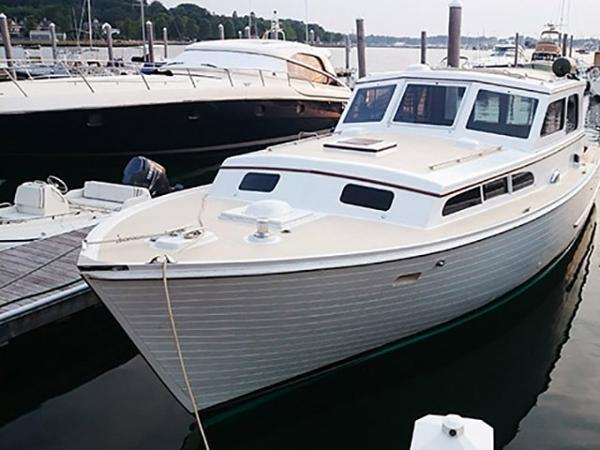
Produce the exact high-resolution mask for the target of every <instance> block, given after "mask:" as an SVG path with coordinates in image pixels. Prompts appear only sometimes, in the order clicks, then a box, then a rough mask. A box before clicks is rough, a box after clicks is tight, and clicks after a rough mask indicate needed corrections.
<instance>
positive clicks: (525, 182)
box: [512, 172, 535, 192]
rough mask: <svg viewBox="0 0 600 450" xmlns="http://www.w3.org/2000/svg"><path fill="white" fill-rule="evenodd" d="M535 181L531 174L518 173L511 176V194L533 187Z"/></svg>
mask: <svg viewBox="0 0 600 450" xmlns="http://www.w3.org/2000/svg"><path fill="white" fill-rule="evenodd" d="M534 181H535V179H534V177H533V174H532V173H531V172H520V173H516V174H514V175H513V176H512V190H513V192H517V191H520V190H521V189H525V188H526V187H529V186H531V185H533V183H534Z"/></svg>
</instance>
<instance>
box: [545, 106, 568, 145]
mask: <svg viewBox="0 0 600 450" xmlns="http://www.w3.org/2000/svg"><path fill="white" fill-rule="evenodd" d="M564 126H565V99H564V98H561V99H560V100H557V101H555V102H552V103H550V104H549V105H548V110H547V111H546V117H544V125H543V126H542V136H548V135H550V134H553V133H557V132H558V131H560V130H562V129H563V128H564Z"/></svg>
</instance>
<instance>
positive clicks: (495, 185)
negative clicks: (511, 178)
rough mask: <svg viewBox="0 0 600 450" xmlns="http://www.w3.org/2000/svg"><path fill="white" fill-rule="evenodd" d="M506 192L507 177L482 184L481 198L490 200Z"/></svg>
mask: <svg viewBox="0 0 600 450" xmlns="http://www.w3.org/2000/svg"><path fill="white" fill-rule="evenodd" d="M504 194H508V178H500V179H499V180H494V181H491V182H490V183H487V184H484V185H483V198H484V199H485V200H490V199H492V198H494V197H499V196H500V195H504Z"/></svg>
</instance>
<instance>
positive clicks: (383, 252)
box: [79, 66, 599, 410]
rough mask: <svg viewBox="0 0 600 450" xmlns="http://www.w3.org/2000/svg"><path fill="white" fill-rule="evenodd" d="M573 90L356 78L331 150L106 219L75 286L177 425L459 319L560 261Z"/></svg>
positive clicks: (299, 145)
mask: <svg viewBox="0 0 600 450" xmlns="http://www.w3.org/2000/svg"><path fill="white" fill-rule="evenodd" d="M584 90H585V83H584V82H583V81H579V80H577V79H571V78H567V77H564V78H558V77H556V76H554V75H553V74H552V73H549V72H543V71H536V70H533V69H527V68H510V69H503V70H502V71H493V70H483V69H481V70H457V69H452V70H447V69H439V70H433V69H430V68H429V67H427V66H414V67H411V68H409V70H407V71H405V72H401V73H396V74H389V73H388V74H382V75H379V76H372V77H369V78H366V79H363V80H360V81H359V82H358V84H357V89H356V91H355V93H354V95H353V99H352V101H351V106H350V107H349V108H348V109H347V110H346V111H345V113H344V115H343V117H342V119H341V121H340V123H339V124H338V126H337V128H336V130H335V133H334V134H332V135H330V136H327V137H315V138H312V139H308V140H303V141H299V142H293V143H288V144H285V145H280V146H277V147H272V148H268V149H266V150H264V151H260V152H256V153H251V154H246V155H243V156H237V157H233V158H230V159H227V160H226V161H225V163H224V164H223V166H222V168H221V170H220V172H219V174H218V175H217V178H216V179H215V181H214V183H213V184H212V185H210V186H205V187H200V188H196V189H191V190H187V191H183V192H180V193H176V194H171V195H167V196H165V197H162V198H159V199H156V200H153V201H150V202H147V203H145V204H143V205H139V206H135V207H133V208H131V209H129V210H127V211H124V212H123V213H121V214H118V215H116V216H114V217H111V218H110V219H108V220H107V221H105V222H104V223H102V224H101V225H100V226H98V227H97V228H96V229H95V230H93V231H92V232H91V233H90V235H89V236H88V237H87V239H86V241H85V243H84V249H83V251H82V253H81V255H80V260H79V267H80V270H81V272H82V274H83V276H84V278H85V280H86V281H87V282H88V283H89V285H90V286H91V287H92V289H93V290H94V291H95V292H96V293H97V294H98V296H99V297H100V299H101V300H102V302H103V303H104V304H105V305H106V306H107V307H108V309H109V310H110V311H111V313H112V314H113V315H114V316H115V318H116V319H117V320H118V321H119V323H120V324H121V326H122V327H123V329H124V330H125V331H126V332H127V333H128V335H129V336H130V338H131V339H132V340H133V342H134V343H135V344H136V346H137V347H138V349H139V350H140V352H141V353H142V355H143V356H144V357H145V359H146V360H147V361H148V362H149V364H150V365H151V367H152V368H153V369H154V370H155V372H156V373H157V374H158V376H159V377H160V378H161V379H162V381H163V382H164V383H165V384H166V385H167V386H168V387H169V389H170V390H171V391H172V392H173V394H174V395H175V396H176V397H177V399H178V400H179V401H180V402H181V403H182V404H183V405H185V406H186V407H187V408H188V409H189V410H192V409H193V408H194V406H193V405H194V404H196V405H197V406H198V408H200V409H205V408H209V407H212V406H214V405H219V404H223V403H227V402H230V401H234V400H239V399H241V398H245V397H247V396H249V395H257V394H258V393H260V392H261V391H263V390H265V389H268V388H271V387H273V386H274V385H279V384H280V383H285V382H287V381H289V380H292V379H295V378H296V377H299V376H301V375H304V374H307V373H312V372H313V371H317V370H319V369H322V368H324V367H332V366H334V365H337V364H341V363H343V362H344V361H347V360H348V359H350V358H352V357H354V356H355V355H358V354H362V353H364V352H368V351H370V350H373V349H376V348H380V347H382V346H384V345H386V344H390V343H393V342H397V341H399V340H402V339H405V338H407V337H409V336H414V335H418V334H419V333H422V332H425V331H426V330H431V329H432V328H434V327H436V326H438V325H441V324H445V323H448V322H450V321H453V320H455V319H458V318H461V317H464V316H465V315H468V314H469V313H472V312H473V311H476V310H478V309H479V308H482V307H484V306H486V305H489V304H490V303H492V302H494V301H495V300H498V299H500V298H501V297H502V296H503V295H505V294H507V293H509V291H512V290H513V289H515V288H517V287H519V286H520V285H523V284H524V283H525V282H527V281H528V280H531V279H532V278H533V277H535V276H536V275H537V274H539V273H540V272H541V271H543V270H544V269H545V268H546V267H549V266H551V265H552V263H553V262H554V261H555V260H556V259H557V258H559V257H560V256H561V255H562V254H564V252H565V251H566V250H567V249H568V248H569V247H570V245H571V244H572V243H573V242H575V240H576V238H577V236H578V235H579V234H580V232H581V231H582V230H583V229H584V224H585V222H586V219H587V217H588V216H589V213H590V211H591V209H592V207H593V205H594V199H595V196H596V193H597V190H598V186H599V173H598V156H599V155H598V149H597V148H596V147H592V146H589V145H588V144H586V141H585V134H584V129H583V127H584V120H583V119H584V114H585V111H584V107H583V105H584V102H583V96H584ZM171 320H172V322H171ZM175 333H177V336H178V340H177V339H174V334H175ZM421 336H423V335H421ZM176 343H177V344H179V345H180V348H181V355H180V354H179V353H178V350H177V348H178V345H176ZM182 363H185V366H186V370H185V372H183V371H182V370H181V366H180V364H182ZM183 373H185V374H186V375H187V376H188V379H189V381H190V385H191V391H192V393H193V399H194V401H195V403H194V402H192V400H191V397H190V396H189V395H188V394H189V393H188V391H187V390H186V388H185V382H184V376H183Z"/></svg>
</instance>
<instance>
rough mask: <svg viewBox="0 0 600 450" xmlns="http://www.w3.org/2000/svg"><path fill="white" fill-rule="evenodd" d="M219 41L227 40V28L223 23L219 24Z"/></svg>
mask: <svg viewBox="0 0 600 450" xmlns="http://www.w3.org/2000/svg"><path fill="white" fill-rule="evenodd" d="M218 28H219V39H220V40H222V41H224V40H225V27H224V26H223V24H222V23H220V24H219V27H218Z"/></svg>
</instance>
